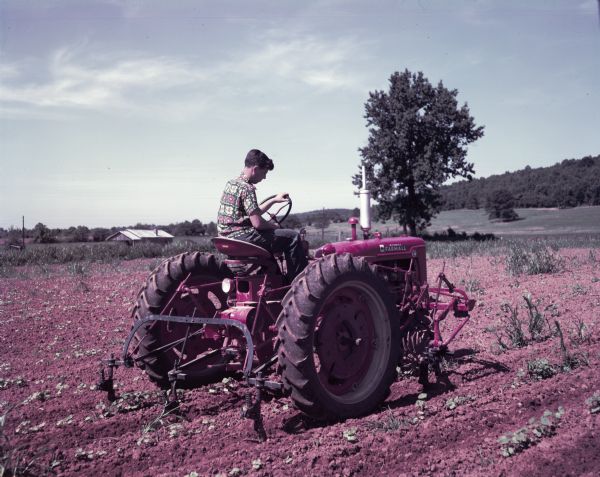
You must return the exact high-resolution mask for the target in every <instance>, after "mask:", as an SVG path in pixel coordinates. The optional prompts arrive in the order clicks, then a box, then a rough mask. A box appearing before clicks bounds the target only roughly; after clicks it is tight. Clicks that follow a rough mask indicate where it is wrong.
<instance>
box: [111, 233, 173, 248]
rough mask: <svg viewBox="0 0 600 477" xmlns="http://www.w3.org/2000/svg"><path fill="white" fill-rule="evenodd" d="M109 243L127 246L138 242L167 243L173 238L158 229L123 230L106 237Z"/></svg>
mask: <svg viewBox="0 0 600 477" xmlns="http://www.w3.org/2000/svg"><path fill="white" fill-rule="evenodd" d="M106 240H107V241H110V242H127V243H128V244H129V245H133V244H135V243H140V242H156V243H162V244H165V243H169V242H171V241H172V240H173V236H172V235H171V234H170V233H168V232H165V231H164V230H160V229H153V230H142V229H125V230H121V231H120V232H116V233H114V234H112V235H109V236H108V237H106Z"/></svg>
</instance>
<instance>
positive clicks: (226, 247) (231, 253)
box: [212, 237, 273, 259]
mask: <svg viewBox="0 0 600 477" xmlns="http://www.w3.org/2000/svg"><path fill="white" fill-rule="evenodd" d="M212 243H213V244H214V246H215V247H216V249H217V250H218V251H219V252H221V253H222V254H223V255H227V256H228V257H230V258H233V259H248V258H267V259H269V258H270V259H272V258H273V254H272V253H271V252H269V251H268V250H267V249H264V248H262V247H260V246H258V245H255V244H253V243H250V242H244V241H243V240H236V239H230V238H225V237H214V238H213V239H212Z"/></svg>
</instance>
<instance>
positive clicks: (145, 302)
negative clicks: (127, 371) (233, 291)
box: [131, 252, 232, 388]
mask: <svg viewBox="0 0 600 477" xmlns="http://www.w3.org/2000/svg"><path fill="white" fill-rule="evenodd" d="M231 276H232V274H231V271H230V270H229V269H228V268H227V267H226V266H225V265H224V264H222V263H220V262H219V261H218V260H216V258H215V257H214V255H210V254H202V253H199V252H186V253H183V254H180V255H176V256H174V257H171V258H168V259H166V260H165V261H163V262H162V263H161V264H160V265H159V266H158V267H157V268H156V269H155V270H154V271H153V272H152V273H151V274H150V276H149V277H148V280H147V281H146V284H145V285H144V286H143V287H142V288H141V290H140V291H139V293H138V296H137V300H136V304H135V306H134V307H133V310H132V313H131V315H132V318H133V320H134V322H135V321H137V320H140V319H142V318H144V317H146V316H148V315H152V314H164V315H173V316H192V315H193V316H199V317H208V318H212V317H213V316H214V315H215V312H216V310H217V306H218V303H219V302H220V303H221V304H222V305H225V303H226V296H225V294H224V293H223V291H222V290H221V285H220V283H221V281H222V280H223V279H224V278H228V277H231ZM186 278H187V281H186V285H188V286H198V285H206V284H210V283H213V284H214V285H213V286H210V287H208V288H207V289H203V295H202V296H201V298H200V306H198V302H197V301H195V302H193V301H191V300H190V299H189V298H188V299H186V297H185V295H181V294H177V296H174V295H175V294H176V291H177V288H178V287H179V285H180V284H181V282H182V281H183V280H185V279H186ZM167 305H168V306H167ZM198 329H199V327H197V326H196V327H192V329H191V330H192V333H193V331H195V330H198ZM186 330H187V325H184V324H178V323H164V322H152V323H151V324H149V325H145V326H142V327H141V328H140V329H139V330H138V332H137V333H136V335H135V336H134V339H133V345H132V350H133V357H134V358H138V359H137V360H136V364H137V365H138V366H139V367H140V368H142V369H144V371H145V372H146V374H147V375H148V377H149V378H150V380H151V381H153V382H154V383H156V384H157V385H158V386H160V387H163V388H166V387H168V385H169V380H168V372H169V371H170V370H171V369H173V365H174V363H175V360H176V359H178V358H179V359H181V356H178V354H177V352H176V351H175V350H166V351H165V352H162V353H159V354H150V355H149V356H147V357H144V356H145V355H148V354H149V353H151V352H152V351H155V350H157V349H158V348H159V347H161V346H163V345H165V344H167V343H171V342H173V341H175V340H177V339H179V338H182V337H184V336H185V332H186ZM220 347H221V341H220V339H219V337H218V336H215V335H212V336H204V335H203V334H197V335H195V336H193V338H192V339H190V340H189V342H188V343H187V345H186V350H185V352H186V355H187V356H189V359H193V357H195V356H196V355H197V354H199V353H202V352H204V351H206V350H208V349H217V348H220ZM139 358H142V359H139ZM220 360H221V356H220V355H216V356H215V357H214V358H211V359H209V360H207V361H204V362H203V363H202V366H203V367H202V369H199V370H198V369H196V370H192V371H195V373H192V374H191V375H190V378H189V380H188V382H187V383H186V384H187V385H189V386H196V385H200V384H203V381H204V380H206V381H209V380H213V379H215V377H216V375H218V374H219V373H221V372H222V366H220V365H221V362H220Z"/></svg>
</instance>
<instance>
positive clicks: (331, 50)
mask: <svg viewBox="0 0 600 477" xmlns="http://www.w3.org/2000/svg"><path fill="white" fill-rule="evenodd" d="M261 40H262V41H257V43H256V44H253V45H248V46H246V47H243V50H235V51H230V52H229V54H228V55H225V58H224V59H223V60H221V61H218V62H213V63H209V64H204V65H203V64H202V63H201V61H198V60H197V59H196V61H194V62H192V61H191V60H190V59H189V58H179V57H168V56H150V55H146V54H140V53H136V52H129V53H119V54H103V55H99V54H96V55H94V54H90V53H89V52H86V48H87V45H79V46H77V47H72V48H61V49H59V50H57V51H55V52H54V53H52V54H50V55H49V56H48V57H47V58H46V60H45V61H40V60H38V61H37V62H34V61H33V60H29V61H27V62H25V63H23V62H22V63H20V64H17V63H14V64H9V63H6V62H4V63H3V65H2V67H1V68H0V80H1V83H0V112H1V111H4V112H7V111H12V113H11V114H9V116H14V114H18V110H22V114H21V116H25V115H26V112H27V111H30V112H31V113H32V117H33V116H37V117H40V112H48V111H49V110H54V111H58V110H59V111H61V112H65V111H66V112H71V113H73V112H77V111H96V112H102V113H106V112H108V113H111V112H117V113H123V112H124V111H126V113H127V114H136V113H137V114H153V115H154V114H156V113H157V112H160V115H161V116H162V117H172V118H177V119H181V118H185V117H189V116H190V115H194V114H197V113H199V112H202V111H204V110H205V109H206V108H207V107H209V105H208V103H212V105H213V106H214V105H215V103H218V102H224V101H230V100H235V98H236V97H238V96H240V95H243V96H245V97H249V96H250V95H252V93H257V92H260V94H261V95H262V96H263V97H264V95H265V94H266V93H267V92H269V93H273V92H274V91H277V92H279V93H281V94H286V93H290V92H301V93H306V92H315V91H316V92H319V91H331V90H337V89H349V90H353V89H360V90H362V88H361V86H360V84H359V83H360V81H359V78H360V75H359V74H357V73H356V72H353V70H354V69H357V70H358V69H359V68H355V67H354V59H355V58H356V55H357V51H359V50H360V47H359V45H357V43H356V42H354V41H352V40H351V39H342V40H337V39H336V40H335V41H325V40H322V39H318V38H316V37H314V36H308V35H305V36H298V37H292V38H289V37H287V38H286V37H284V36H282V35H279V34H273V33H269V34H268V35H267V37H265V38H262V39H261ZM226 53H227V52H226ZM265 106H269V105H268V104H267V105H265V104H262V105H261V107H265ZM0 114H1V113H0ZM5 117H6V116H5Z"/></svg>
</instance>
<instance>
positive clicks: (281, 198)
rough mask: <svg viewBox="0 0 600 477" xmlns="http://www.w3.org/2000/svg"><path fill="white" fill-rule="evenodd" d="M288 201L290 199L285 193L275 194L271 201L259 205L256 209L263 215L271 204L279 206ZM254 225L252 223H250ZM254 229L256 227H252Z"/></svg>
mask: <svg viewBox="0 0 600 477" xmlns="http://www.w3.org/2000/svg"><path fill="white" fill-rule="evenodd" d="M288 200H290V197H289V195H288V193H287V192H281V193H279V194H277V195H276V196H275V197H272V198H271V199H269V200H267V201H265V202H263V203H262V204H260V205H259V206H258V208H259V209H260V213H261V214H264V213H265V212H266V211H267V210H269V209H270V208H271V207H272V206H273V204H279V203H281V202H287V201H288ZM252 224H253V225H254V222H253V223H252ZM254 228H256V226H255V227H254Z"/></svg>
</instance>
